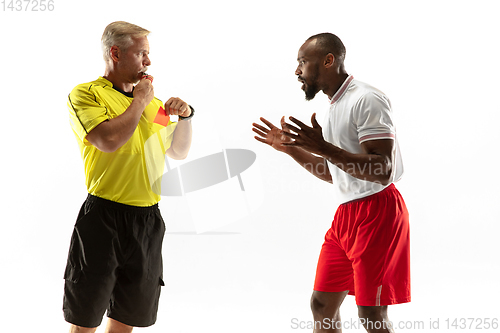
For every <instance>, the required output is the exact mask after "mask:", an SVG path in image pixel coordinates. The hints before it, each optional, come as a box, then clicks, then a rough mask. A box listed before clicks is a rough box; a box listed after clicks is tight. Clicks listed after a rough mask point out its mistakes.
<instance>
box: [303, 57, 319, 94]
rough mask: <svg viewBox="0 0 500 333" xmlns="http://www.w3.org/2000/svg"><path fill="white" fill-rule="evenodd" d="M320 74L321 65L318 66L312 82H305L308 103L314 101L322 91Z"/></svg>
mask: <svg viewBox="0 0 500 333" xmlns="http://www.w3.org/2000/svg"><path fill="white" fill-rule="evenodd" d="M318 73H319V65H317V66H316V68H315V73H314V75H313V77H312V78H311V80H310V82H311V83H306V82H304V92H305V94H306V101H310V100H312V99H313V98H314V97H315V96H316V94H317V93H318V92H319V91H320V88H319V86H318V76H319V74H318Z"/></svg>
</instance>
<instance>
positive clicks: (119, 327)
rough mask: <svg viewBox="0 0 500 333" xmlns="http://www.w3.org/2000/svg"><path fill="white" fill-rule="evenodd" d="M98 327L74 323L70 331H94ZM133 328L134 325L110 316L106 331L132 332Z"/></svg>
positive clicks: (70, 332) (71, 332) (114, 332)
mask: <svg viewBox="0 0 500 333" xmlns="http://www.w3.org/2000/svg"><path fill="white" fill-rule="evenodd" d="M96 329H97V327H94V328H88V327H81V326H77V325H73V324H72V325H71V327H70V329H69V333H94V332H95V331H96ZM133 329H134V328H133V327H132V326H128V325H125V324H123V323H120V322H119V321H117V320H114V319H111V318H109V319H108V325H107V326H106V331H105V333H130V332H132V330H133Z"/></svg>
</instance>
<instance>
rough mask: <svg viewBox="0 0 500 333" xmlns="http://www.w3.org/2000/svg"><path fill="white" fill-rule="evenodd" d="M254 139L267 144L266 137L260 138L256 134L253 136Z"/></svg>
mask: <svg viewBox="0 0 500 333" xmlns="http://www.w3.org/2000/svg"><path fill="white" fill-rule="evenodd" d="M254 139H255V140H257V141H260V142H262V143H265V144H269V143H267V142H266V139H263V138H260V137H258V136H254Z"/></svg>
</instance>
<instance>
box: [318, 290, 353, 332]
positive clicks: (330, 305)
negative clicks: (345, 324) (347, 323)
mask: <svg viewBox="0 0 500 333" xmlns="http://www.w3.org/2000/svg"><path fill="white" fill-rule="evenodd" d="M347 293H348V291H340V292H322V291H316V290H315V291H313V294H312V297H311V310H312V313H313V317H314V322H315V323H318V324H317V325H316V324H315V328H314V333H323V332H329V333H330V332H342V329H341V328H342V324H341V322H340V311H339V310H340V305H341V304H342V302H343V301H344V298H345V297H346V295H347Z"/></svg>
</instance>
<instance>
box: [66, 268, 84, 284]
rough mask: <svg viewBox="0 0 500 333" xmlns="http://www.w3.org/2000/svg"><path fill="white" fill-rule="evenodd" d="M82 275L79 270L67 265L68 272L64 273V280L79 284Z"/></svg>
mask: <svg viewBox="0 0 500 333" xmlns="http://www.w3.org/2000/svg"><path fill="white" fill-rule="evenodd" d="M81 274H82V271H81V270H79V269H78V268H75V267H72V266H71V265H66V270H65V271H64V279H65V280H66V281H69V282H73V283H78V281H79V280H80V275H81Z"/></svg>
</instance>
